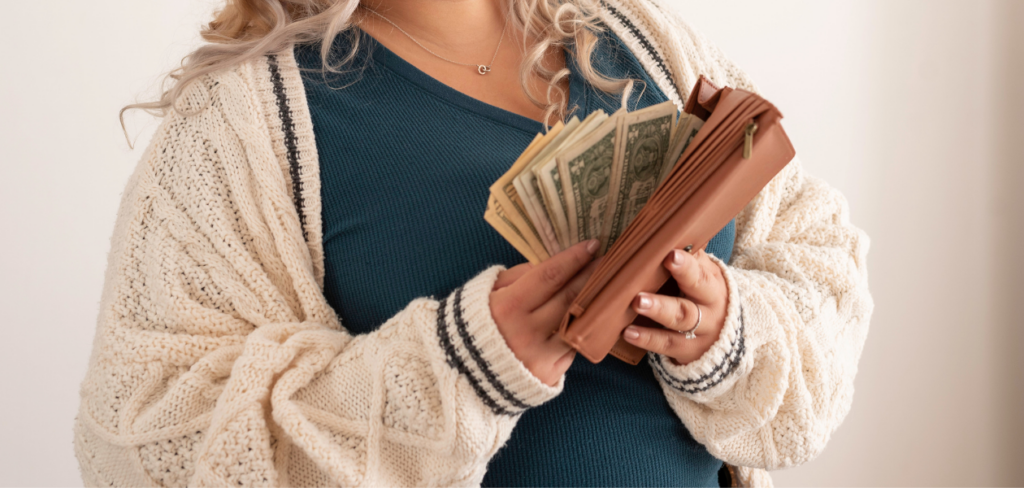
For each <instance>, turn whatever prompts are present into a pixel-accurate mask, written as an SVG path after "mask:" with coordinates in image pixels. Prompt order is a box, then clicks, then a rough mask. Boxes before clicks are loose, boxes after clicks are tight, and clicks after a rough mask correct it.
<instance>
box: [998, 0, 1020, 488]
mask: <svg viewBox="0 0 1024 488" xmlns="http://www.w3.org/2000/svg"><path fill="white" fill-rule="evenodd" d="M996 16H997V17H996V18H997V19H998V20H997V22H998V23H999V24H998V28H997V29H994V30H993V35H994V36H995V39H993V44H994V45H995V46H997V49H998V55H997V56H998V57H997V59H998V60H1000V61H1001V62H998V63H997V64H996V80H995V85H996V86H995V87H994V89H993V90H990V93H992V94H993V95H992V96H994V97H996V99H995V100H993V107H995V109H996V110H997V123H996V130H995V133H994V134H993V139H994V142H995V144H996V157H997V161H998V164H997V166H996V168H997V169H996V172H995V181H993V188H994V190H995V191H994V195H993V204H992V207H993V210H994V212H995V226H994V233H995V236H994V237H995V238H994V239H993V241H994V244H995V249H993V255H994V257H995V259H993V260H992V263H993V266H994V267H995V269H994V270H993V276H994V279H995V287H994V290H995V293H994V296H993V297H992V302H993V305H994V307H993V308H994V315H995V317H994V318H995V320H996V323H998V324H1000V325H1002V326H1001V327H999V328H998V329H997V333H996V335H995V341H996V344H995V347H994V350H995V352H996V358H997V359H996V361H997V363H996V364H997V368H996V375H997V378H996V384H997V385H998V387H997V390H996V402H995V405H996V411H995V412H994V416H995V418H996V419H998V421H997V426H996V441H997V446H998V452H999V457H998V460H997V461H998V463H999V470H998V471H999V477H998V479H997V482H998V483H999V484H1003V485H1015V486H1020V485H1022V484H1024V463H1022V462H1021V461H1022V460H1024V353H1022V350H1024V318H1021V311H1020V305H1021V299H1024V252H1022V251H1024V155H1022V153H1021V144H1022V141H1021V138H1022V137H1024V91H1022V90H1021V89H1020V88H1021V86H1022V84H1024V30H1022V29H1021V28H1020V23H1021V22H1022V21H1024V2H1022V1H1019V0H1002V1H1001V2H999V5H998V8H997V10H996Z"/></svg>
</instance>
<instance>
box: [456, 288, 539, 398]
mask: <svg viewBox="0 0 1024 488" xmlns="http://www.w3.org/2000/svg"><path fill="white" fill-rule="evenodd" d="M447 308H448V298H444V299H443V300H441V303H440V304H439V305H438V307H437V338H438V341H439V342H440V343H441V349H443V350H444V352H445V355H446V356H447V357H448V365H449V366H451V367H452V368H455V370H456V371H458V372H459V373H460V374H462V375H463V376H465V377H466V379H467V380H468V381H469V385H470V386H471V387H473V391H474V392H476V395H477V396H478V397H480V400H482V401H483V402H484V405H487V407H488V408H490V409H491V411H492V412H494V413H496V414H498V415H507V416H510V417H511V416H515V415H518V414H520V413H522V411H511V410H509V409H507V408H505V407H503V406H501V405H499V404H498V402H496V401H495V400H494V399H493V398H491V396H490V395H488V394H487V392H486V391H485V390H484V388H483V387H482V386H481V385H480V382H479V381H478V380H477V379H476V377H475V376H473V373H472V371H470V369H469V367H468V366H467V365H466V363H465V361H463V360H462V357H461V356H460V355H459V353H458V351H456V350H455V345H454V344H452V338H451V336H450V335H448V321H447V320H445V315H446V314H445V310H447Z"/></svg>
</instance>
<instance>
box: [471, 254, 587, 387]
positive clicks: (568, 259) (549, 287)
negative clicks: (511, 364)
mask: <svg viewBox="0 0 1024 488" xmlns="http://www.w3.org/2000/svg"><path fill="white" fill-rule="evenodd" d="M598 246H599V242H598V241H597V240H591V241H585V242H581V243H579V244H576V245H575V246H572V247H570V248H569V249H566V250H565V251H562V252H560V253H558V254H556V255H554V256H551V258H550V259H548V260H547V261H544V262H543V263H540V264H538V265H536V266H534V265H531V264H528V263H527V264H520V265H519V266H515V267H513V268H509V269H507V270H505V271H502V272H501V273H500V274H498V279H497V280H496V281H495V282H494V290H493V291H491V316H493V317H494V322H495V323H496V324H497V325H498V331H499V332H501V335H502V336H503V337H504V338H505V342H506V343H507V344H508V347H509V348H510V349H512V352H513V353H515V355H516V358H518V359H519V360H520V361H522V362H523V364H524V365H525V366H526V368H527V369H529V370H530V372H531V373H533V375H534V376H536V377H537V378H538V379H539V380H541V381H543V382H544V383H545V384H547V385H551V386H553V385H555V384H556V383H558V379H559V378H561V377H562V375H563V374H564V373H565V371H566V370H568V369H569V366H570V365H571V364H572V360H573V358H574V357H575V355H576V351H575V350H574V349H572V348H571V347H569V345H568V344H566V343H565V342H563V341H562V339H561V338H560V337H558V335H557V334H556V332H557V331H558V326H559V324H560V323H561V321H562V317H563V316H564V315H565V312H566V311H567V310H568V309H569V305H570V304H572V301H573V300H574V299H575V298H576V296H577V295H579V292H580V290H581V289H582V288H583V284H584V283H586V281H587V278H589V277H590V274H591V273H592V272H593V270H594V266H587V265H588V264H590V263H591V261H592V260H593V259H594V252H596V251H597V248H598Z"/></svg>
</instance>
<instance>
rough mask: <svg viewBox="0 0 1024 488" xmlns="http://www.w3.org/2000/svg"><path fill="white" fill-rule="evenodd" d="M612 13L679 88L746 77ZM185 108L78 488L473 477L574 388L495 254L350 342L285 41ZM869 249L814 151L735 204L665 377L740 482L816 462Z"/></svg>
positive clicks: (100, 390)
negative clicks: (514, 301) (526, 320)
mask: <svg viewBox="0 0 1024 488" xmlns="http://www.w3.org/2000/svg"><path fill="white" fill-rule="evenodd" d="M602 17H603V18H604V20H605V22H606V23H607V24H608V25H609V26H610V27H611V28H612V29H613V30H614V31H615V33H616V34H617V35H618V36H619V37H620V38H622V39H623V41H624V43H625V44H626V45H627V46H628V47H629V48H630V50H631V51H633V53H634V54H635V55H636V57H637V59H639V60H640V61H641V63H642V64H643V65H644V67H645V69H646V70H647V71H648V73H650V74H651V78H652V80H654V82H655V83H657V84H658V86H659V88H661V90H662V91H663V92H664V93H665V94H666V95H667V96H668V97H669V98H670V99H672V100H674V101H676V102H677V103H681V100H683V99H685V96H686V94H687V92H686V90H687V88H688V87H690V86H692V83H693V81H695V80H696V76H697V74H700V73H703V74H707V75H709V76H710V77H711V79H712V81H714V82H715V83H718V84H722V85H729V86H733V87H740V88H747V89H753V85H752V84H751V83H750V81H749V80H748V79H747V77H746V76H745V75H744V74H743V73H742V71H740V70H738V69H737V68H736V67H735V66H733V65H732V64H731V63H729V62H728V61H727V60H726V59H725V58H724V57H722V56H721V54H720V53H719V52H718V51H717V50H715V49H714V48H713V47H712V46H711V45H710V44H708V43H707V42H706V41H705V40H703V38H701V37H700V36H698V35H696V34H695V33H693V32H692V31H691V30H689V28H688V27H686V26H685V24H683V23H682V22H681V21H680V20H678V18H677V17H675V16H674V15H673V14H671V13H670V12H668V11H667V10H662V9H661V8H660V7H659V6H657V5H655V4H652V3H648V2H647V1H645V0H621V1H614V2H613V1H610V0H609V1H607V3H606V4H605V8H604V9H603V11H602ZM175 108H176V109H177V111H176V112H175V113H173V114H171V115H169V116H167V117H166V118H165V119H164V121H163V122H162V124H161V126H160V128H159V130H158V131H157V133H156V135H155V136H154V138H153V140H152V142H151V144H150V146H149V147H148V148H147V150H146V152H145V154H144V155H143V157H142V160H141V162H140V163H139V165H138V167H137V168H136V170H135V172H134V173H133V175H132V177H131V179H130V181H129V183H128V185H127V187H126V190H125V192H124V196H123V198H122V203H121V207H120V209H119V211H118V218H117V222H116V224H115V230H114V234H113V238H112V240H111V251H110V255H109V257H108V268H107V274H106V277H105V286H104V291H103V296H102V298H101V302H100V314H99V317H98V321H97V328H96V337H95V341H94V345H93V353H92V356H91V358H90V362H89V368H88V371H87V374H86V377H85V380H84V381H83V384H82V388H81V393H82V401H81V406H80V410H79V413H78V416H77V419H76V425H75V452H76V456H77V458H78V460H79V463H80V466H81V472H82V477H83V481H84V482H85V484H86V485H89V486H98V485H106V486H111V485H119V486H124V485H127V486H153V485H162V486H185V485H186V484H187V485H191V486H228V485H230V486H250V485H251V486H275V485H296V486H326V485H346V486H348V485H352V486H369V485H386V486H400V485H401V486H408V485H417V486H434V485H445V486H449V485H460V486H461V485H477V484H479V483H480V481H481V479H482V478H483V475H484V472H485V469H486V465H487V462H488V460H489V459H491V458H492V457H493V456H494V454H495V453H496V452H497V451H498V449H499V448H500V447H501V446H502V445H503V444H504V443H505V442H506V440H507V439H508V437H509V435H510V433H511V431H512V429H513V427H514V426H515V424H516V422H517V420H518V418H519V417H520V415H521V414H522V412H524V411H526V410H528V409H529V408H532V407H535V406H537V405H540V404H543V403H545V402H547V401H548V400H550V399H552V398H554V397H555V396H557V395H558V394H559V393H560V392H561V391H562V389H563V387H564V378H563V380H562V381H560V382H559V383H558V384H557V385H555V386H554V387H550V386H547V385H544V384H543V383H540V382H539V381H538V380H537V379H536V378H535V377H533V376H532V374H530V372H529V371H528V370H527V369H526V368H525V367H524V366H523V365H522V363H521V362H519V361H518V359H516V357H515V355H514V354H513V353H512V352H511V350H510V349H509V348H508V346H507V345H505V342H504V340H503V339H502V337H501V336H500V334H499V333H498V331H497V328H496V325H495V324H494V322H493V319H492V318H491V316H490V307H489V304H488V296H489V292H490V290H491V288H492V286H493V283H494V279H495V277H496V275H497V273H498V271H499V270H500V269H501V268H500V267H494V268H490V269H488V270H486V271H484V272H482V273H481V274H479V275H478V276H477V277H475V278H473V279H471V280H469V281H468V282H467V283H466V284H464V285H463V286H461V287H459V288H458V289H457V290H456V291H455V292H453V293H452V294H451V295H449V296H446V297H443V298H442V299H440V300H435V299H430V298H423V299H417V300H414V301H412V302H411V303H410V304H409V305H408V306H407V307H406V308H404V309H403V310H402V311H401V312H399V313H398V314H396V315H395V316H394V317H392V318H390V319H389V320H388V321H387V322H386V323H385V324H384V325H383V326H381V327H380V329H378V330H377V331H374V332H372V333H369V334H364V335H360V336H352V335H350V334H349V333H348V332H346V331H345V330H344V329H343V328H342V327H341V326H340V324H339V323H338V320H337V318H336V316H335V313H334V311H333V310H332V309H331V307H330V306H329V305H328V303H327V302H326V300H325V298H324V295H323V291H322V286H323V276H324V262H323V249H322V235H321V222H320V218H321V217H320V198H319V184H320V182H319V171H318V158H317V153H316V145H315V142H314V138H313V132H312V124H311V122H310V115H309V112H308V107H307V106H306V100H305V95H304V92H303V87H302V82H301V79H300V77H299V73H298V70H297V68H296V65H295V61H294V59H293V58H292V56H291V51H290V50H285V51H283V52H281V53H279V54H277V55H275V56H268V57H264V58H260V59H258V60H254V61H252V62H248V63H244V64H240V65H238V66H236V67H234V68H232V69H230V70H226V71H224V72H220V73H216V74H214V75H211V76H207V77H205V78H203V79H201V80H199V81H198V82H195V83H193V84H191V85H190V86H189V87H187V89H186V91H185V93H184V94H183V96H182V97H181V98H180V99H179V100H178V101H177V103H176V105H175ZM867 248H868V239H867V237H866V236H865V235H864V233H863V232H862V231H860V230H859V229H857V228H856V227H854V226H853V225H851V224H850V222H849V218H848V207H847V204H846V201H845V200H844V199H843V197H842V195H840V194H839V193H838V192H836V191H835V190H834V189H832V188H830V187H828V186H827V185H826V184H825V183H823V182H821V181H820V180H817V179H814V178H812V177H809V176H806V175H805V174H804V173H803V172H802V170H801V168H800V164H799V161H798V160H794V161H793V162H791V163H790V164H789V165H788V166H787V168H786V169H785V170H783V172H782V173H781V174H780V175H779V176H777V177H776V178H775V179H774V180H773V181H772V182H771V183H770V184H769V185H768V186H767V187H766V188H765V189H764V190H763V191H762V192H761V193H760V194H759V195H758V196H757V197H756V198H755V199H754V200H753V201H752V202H751V203H750V204H749V205H748V206H747V207H746V208H745V209H744V210H743V212H742V213H741V214H740V216H739V217H738V218H737V220H736V245H735V251H734V257H733V262H732V264H731V265H727V266H723V268H724V269H725V270H726V279H727V281H728V283H729V301H730V311H729V312H730V313H729V317H728V319H727V324H726V328H725V329H724V330H723V333H722V335H721V337H720V338H719V340H718V342H717V343H716V344H715V345H714V346H713V347H712V349H711V351H709V352H708V354H705V355H704V357H702V358H700V359H699V360H697V361H695V362H693V363H691V364H688V365H685V366H675V365H672V364H668V366H665V367H664V368H663V369H661V370H660V371H661V373H659V376H658V378H659V381H661V384H662V389H663V392H664V394H665V396H666V398H667V399H668V401H669V403H670V404H671V405H672V408H673V410H674V411H675V412H676V414H678V415H679V417H680V419H681V421H682V422H683V423H684V424H685V426H686V428H687V429H688V430H689V431H690V432H691V433H693V435H694V438H695V439H697V440H698V441H700V442H701V443H703V444H704V445H705V446H706V447H707V448H708V449H709V450H710V451H711V452H712V453H713V454H714V455H715V456H717V457H719V458H720V459H722V460H724V461H726V462H728V463H731V464H735V465H739V466H741V467H740V469H738V470H737V478H738V481H739V482H741V483H744V484H748V485H769V484H770V478H768V477H767V474H766V473H765V472H764V471H761V470H760V469H761V468H767V469H774V468H779V467H784V466H790V465H794V464H797V463H800V462H805V461H807V460H808V459H811V458H813V457H814V456H815V455H816V454H818V453H819V452H821V449H822V448H823V447H824V445H825V443H826V441H827V440H828V437H829V436H830V435H831V433H832V432H833V431H834V430H835V429H836V428H837V427H838V426H839V424H840V423H841V422H842V420H843V418H844V417H845V415H846V413H847V412H848V410H849V408H850V403H851V401H852V393H853V377H854V374H855V372H856V365H857V361H858V359H859V356H860V352H861V348H862V347H863V342H864V339H865V335H866V332H867V327H868V321H869V317H870V314H871V310H872V302H871V298H870V295H869V293H868V290H867V272H866V261H865V258H866V253H867ZM656 359H657V358H656V357H652V358H651V360H652V361H656ZM733 365H734V366H733ZM679 384H682V385H683V387H682V388H681V389H680V388H677V386H679ZM693 386H696V387H697V388H693ZM687 390H696V391H687ZM567 454H569V453H567Z"/></svg>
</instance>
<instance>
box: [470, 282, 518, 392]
mask: <svg viewBox="0 0 1024 488" xmlns="http://www.w3.org/2000/svg"><path fill="white" fill-rule="evenodd" d="M452 308H453V312H454V315H455V328H456V330H458V332H459V337H461V338H462V343H463V344H465V345H466V350H467V351H469V357H470V358H472V359H473V361H474V362H475V363H476V365H477V367H478V368H479V369H480V372H481V373H483V375H484V377H485V378H487V381H488V382H489V383H490V384H491V386H493V387H494V389H495V390H497V391H498V393H500V394H501V397H502V398H504V399H505V400H507V401H508V402H509V403H511V404H512V405H515V406H517V407H519V408H522V409H527V408H530V406H531V405H527V404H526V403H523V402H522V401H521V400H519V399H518V398H516V396H515V395H513V394H512V392H510V391H508V389H507V388H505V385H504V384H503V383H502V382H501V380H499V379H498V376H497V375H495V374H494V372H493V371H491V365H490V364H488V363H487V360H485V359H484V358H483V354H481V352H480V349H478V348H477V347H476V344H474V343H473V336H472V335H471V334H470V333H469V330H468V326H467V325H466V321H465V320H463V318H462V287H459V289H458V290H455V301H454V302H453V303H452Z"/></svg>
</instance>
